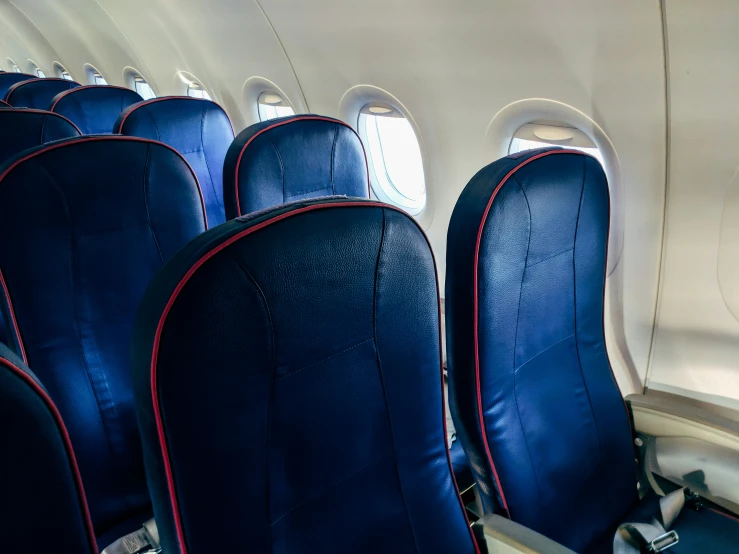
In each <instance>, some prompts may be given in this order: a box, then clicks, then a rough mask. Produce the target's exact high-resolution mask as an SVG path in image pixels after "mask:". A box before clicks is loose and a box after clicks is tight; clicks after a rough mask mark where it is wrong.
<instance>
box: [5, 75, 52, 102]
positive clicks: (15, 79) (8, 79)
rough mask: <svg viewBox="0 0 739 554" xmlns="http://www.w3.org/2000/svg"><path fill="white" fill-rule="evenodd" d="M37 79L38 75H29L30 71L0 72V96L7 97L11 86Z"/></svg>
mask: <svg viewBox="0 0 739 554" xmlns="http://www.w3.org/2000/svg"><path fill="white" fill-rule="evenodd" d="M36 79H38V77H36V75H29V74H28V73H13V72H9V71H8V72H4V73H0V98H5V95H6V94H8V90H10V87H12V86H13V85H15V84H16V83H21V82H23V81H32V80H36ZM44 109H45V108H44Z"/></svg>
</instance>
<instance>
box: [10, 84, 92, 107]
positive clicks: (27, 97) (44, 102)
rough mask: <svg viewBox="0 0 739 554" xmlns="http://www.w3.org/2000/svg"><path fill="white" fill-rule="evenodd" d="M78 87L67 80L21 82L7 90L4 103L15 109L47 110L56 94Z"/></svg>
mask: <svg viewBox="0 0 739 554" xmlns="http://www.w3.org/2000/svg"><path fill="white" fill-rule="evenodd" d="M79 86H81V85H80V84H79V83H76V82H74V81H69V80H67V79H52V78H47V79H34V80H32V81H22V82H20V83H16V84H14V85H13V86H11V87H10V88H9V89H8V92H7V93H6V94H5V101H6V102H7V103H8V104H10V105H11V106H14V107H16V108H35V109H37V110H48V109H49V107H50V106H51V101H52V100H53V98H54V97H55V96H56V95H57V94H59V93H60V92H63V91H65V90H69V89H73V88H77V87H79Z"/></svg>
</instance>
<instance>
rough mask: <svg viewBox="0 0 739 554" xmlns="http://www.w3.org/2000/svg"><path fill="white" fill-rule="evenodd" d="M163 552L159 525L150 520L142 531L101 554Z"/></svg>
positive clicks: (132, 534) (121, 539) (139, 530)
mask: <svg viewBox="0 0 739 554" xmlns="http://www.w3.org/2000/svg"><path fill="white" fill-rule="evenodd" d="M161 551H162V547H161V546H159V530H158V529H157V523H156V521H154V519H150V520H149V521H147V522H146V523H144V526H143V527H142V528H141V529H137V530H136V531H134V532H133V533H129V534H128V535H126V536H125V537H121V538H120V539H118V540H117V541H115V542H114V543H113V544H111V545H110V546H108V547H106V548H105V550H103V551H102V552H101V553H100V554H149V553H152V554H153V553H157V552H161Z"/></svg>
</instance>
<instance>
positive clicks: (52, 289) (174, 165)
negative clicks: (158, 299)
mask: <svg viewBox="0 0 739 554" xmlns="http://www.w3.org/2000/svg"><path fill="white" fill-rule="evenodd" d="M206 228H207V225H206V219H205V213H204V208H203V201H202V196H201V194H200V189H199V186H198V183H197V179H196V178H195V176H194V174H193V172H192V169H191V168H190V167H189V166H188V164H187V162H185V160H184V159H183V158H182V156H181V155H180V154H178V153H177V152H176V151H175V150H173V149H172V148H171V147H169V146H167V145H164V144H161V143H158V142H155V141H151V140H146V139H140V138H131V137H121V136H115V135H107V136H88V137H79V138H74V139H67V140H62V141H57V142H54V143H51V144H47V145H44V146H40V147H38V148H35V149H32V150H27V151H25V152H23V153H21V154H19V155H18V156H17V157H16V158H14V159H12V160H10V161H8V162H6V164H4V165H3V166H2V167H0V236H5V237H12V239H9V240H8V241H6V243H5V245H4V246H3V248H2V249H0V269H2V272H3V275H4V278H5V281H4V282H5V289H6V290H7V293H6V294H7V297H8V304H7V309H6V313H8V312H9V313H10V314H11V315H10V316H9V317H8V318H7V320H8V321H12V322H13V323H14V325H12V328H11V331H14V336H15V338H14V340H13V341H12V342H13V343H15V345H17V348H16V351H17V352H18V353H19V354H25V360H26V361H27V362H28V364H29V365H30V366H32V367H33V369H34V372H35V373H36V375H38V376H39V378H40V379H41V380H42V381H43V383H44V385H45V386H46V388H47V390H48V391H49V393H50V395H51V397H52V398H54V401H55V402H56V404H57V406H58V408H59V411H60V413H61V414H62V416H63V417H64V419H65V421H66V423H67V427H68V429H69V434H70V437H71V440H72V444H73V445H74V447H75V450H76V452H77V460H78V462H79V466H80V471H81V473H82V477H83V479H84V482H85V486H86V488H87V496H88V502H89V504H90V511H91V514H92V519H93V523H94V524H95V529H96V531H97V532H98V534H100V533H101V532H105V531H106V530H107V529H110V528H111V527H114V526H115V525H117V524H118V523H119V522H121V521H123V520H125V519H127V518H128V517H133V516H134V515H137V514H140V513H141V512H143V511H145V510H146V509H148V507H149V506H150V500H149V493H148V489H147V486H146V476H145V473H144V468H143V460H142V454H141V441H140V438H139V434H138V427H137V424H136V419H135V414H134V407H133V394H132V381H131V375H130V372H131V369H130V341H131V334H132V332H133V321H134V315H135V311H136V309H137V307H138V305H139V303H140V301H141V298H142V296H143V293H144V291H145V289H146V286H147V284H148V283H149V281H150V280H151V279H152V277H153V276H154V274H155V273H156V272H157V271H158V270H159V268H160V267H161V266H162V265H163V264H164V262H165V261H166V260H168V259H169V258H170V257H171V256H172V255H173V254H174V253H175V252H176V251H177V250H179V249H180V248H181V247H182V246H183V245H184V244H186V243H187V242H188V241H189V240H191V239H192V238H193V237H195V236H197V235H198V234H200V233H202V232H203V231H204V230H205V229H206ZM51 276H53V278H52V277H51ZM9 327H10V326H9ZM49 345H53V348H50V347H49Z"/></svg>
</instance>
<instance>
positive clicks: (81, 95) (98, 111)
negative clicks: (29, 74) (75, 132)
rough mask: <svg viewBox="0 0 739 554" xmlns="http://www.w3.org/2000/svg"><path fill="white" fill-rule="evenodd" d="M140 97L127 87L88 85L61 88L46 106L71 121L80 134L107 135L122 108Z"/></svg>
mask: <svg viewBox="0 0 739 554" xmlns="http://www.w3.org/2000/svg"><path fill="white" fill-rule="evenodd" d="M143 101H144V99H143V98H141V96H140V95H139V94H138V93H137V92H135V91H133V90H131V89H129V88H125V87H117V86H112V85H88V86H83V87H77V88H73V89H70V90H66V91H64V92H60V93H59V94H57V95H56V96H55V97H54V98H53V100H52V101H51V106H50V107H49V110H50V111H52V112H54V113H58V114H61V115H63V116H65V117H66V118H68V119H69V120H70V121H73V122H74V123H75V125H77V127H79V129H80V131H81V132H82V134H83V135H107V134H111V133H113V126H114V125H115V122H116V120H117V119H118V116H119V115H121V112H123V110H125V109H126V108H128V107H129V106H131V105H132V104H136V103H138V102H143Z"/></svg>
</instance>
